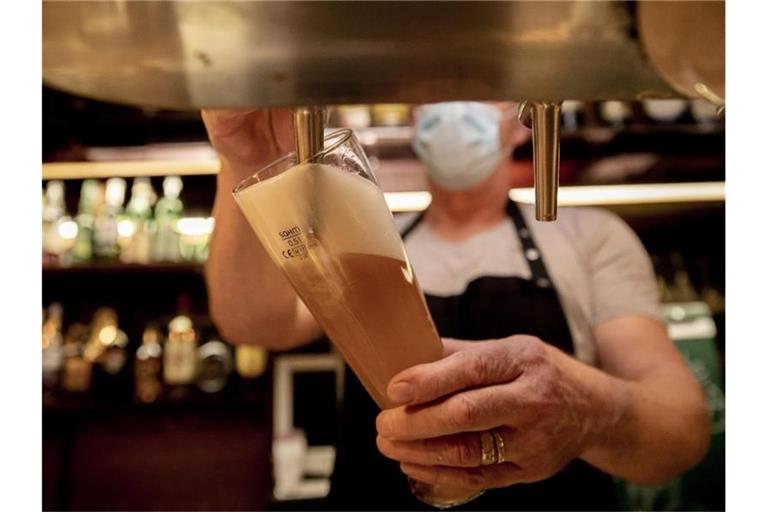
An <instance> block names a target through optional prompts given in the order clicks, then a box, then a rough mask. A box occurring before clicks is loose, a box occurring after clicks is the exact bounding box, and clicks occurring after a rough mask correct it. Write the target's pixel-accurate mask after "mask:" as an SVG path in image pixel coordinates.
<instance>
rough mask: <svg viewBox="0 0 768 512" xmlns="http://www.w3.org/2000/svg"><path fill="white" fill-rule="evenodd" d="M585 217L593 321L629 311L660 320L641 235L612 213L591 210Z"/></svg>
mask: <svg viewBox="0 0 768 512" xmlns="http://www.w3.org/2000/svg"><path fill="white" fill-rule="evenodd" d="M585 217H586V218H584V219H582V221H586V222H587V223H588V224H586V225H582V226H580V227H581V231H582V233H584V234H587V233H588V236H586V237H585V238H586V240H587V244H586V245H587V247H586V248H585V249H586V251H587V252H586V258H587V261H588V264H589V273H590V276H589V277H590V283H591V296H592V304H593V309H592V311H593V318H592V323H593V325H598V324H600V323H601V322H604V321H606V320H610V319H612V318H617V317H620V316H627V315H643V316H648V317H651V318H654V319H656V320H661V308H660V304H659V291H658V288H657V285H656V278H655V274H654V271H653V265H652V264H651V259H650V257H649V256H648V253H647V252H646V250H645V248H644V247H643V244H642V242H641V241H640V239H639V238H638V237H637V235H636V234H635V233H634V231H632V229H631V228H630V227H629V226H628V225H627V224H626V223H625V222H624V221H623V220H621V219H620V218H619V217H618V216H616V215H614V214H613V213H610V212H608V211H604V210H591V211H590V212H589V214H588V215H586V216H585Z"/></svg>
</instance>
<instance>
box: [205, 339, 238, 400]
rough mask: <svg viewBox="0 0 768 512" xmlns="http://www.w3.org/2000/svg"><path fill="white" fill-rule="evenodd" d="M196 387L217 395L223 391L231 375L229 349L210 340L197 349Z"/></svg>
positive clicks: (218, 342)
mask: <svg viewBox="0 0 768 512" xmlns="http://www.w3.org/2000/svg"><path fill="white" fill-rule="evenodd" d="M197 356H198V366H199V368H200V371H199V372H198V375H197V387H198V388H199V389H200V390H201V391H203V392H205V393H218V392H219V391H221V390H222V389H224V388H225V387H226V385H227V381H228V380H229V374H230V373H232V355H231V354H230V352H229V347H227V345H225V344H224V343H222V342H221V341H218V340H211V341H209V342H208V343H205V344H203V345H201V346H200V348H198V349H197Z"/></svg>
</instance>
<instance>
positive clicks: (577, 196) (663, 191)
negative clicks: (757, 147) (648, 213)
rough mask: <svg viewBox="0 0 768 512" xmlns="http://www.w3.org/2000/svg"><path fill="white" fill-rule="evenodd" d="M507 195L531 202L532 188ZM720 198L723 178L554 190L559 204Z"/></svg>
mask: <svg viewBox="0 0 768 512" xmlns="http://www.w3.org/2000/svg"><path fill="white" fill-rule="evenodd" d="M509 197H510V198H512V199H513V200H515V201H520V202H521V203H533V202H534V195H533V189H532V188H521V189H512V190H510V191H509ZM721 201H725V182H724V181H709V182H700V183H650V184H640V185H586V186H574V187H560V190H559V194H558V203H559V204H560V205H562V206H586V205H596V206H597V205H617V204H657V203H707V202H721Z"/></svg>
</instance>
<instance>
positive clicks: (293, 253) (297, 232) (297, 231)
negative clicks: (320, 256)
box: [278, 226, 307, 259]
mask: <svg viewBox="0 0 768 512" xmlns="http://www.w3.org/2000/svg"><path fill="white" fill-rule="evenodd" d="M278 234H279V235H280V238H281V239H282V240H283V242H285V244H286V246H287V249H284V250H283V251H282V255H283V258H285V259H291V258H297V257H298V258H301V259H304V258H306V257H307V244H306V241H305V240H304V237H303V236H302V231H301V228H300V227H299V226H291V227H289V228H286V229H283V230H281V231H280V232H278Z"/></svg>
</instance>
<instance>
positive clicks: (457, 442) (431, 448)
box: [376, 432, 482, 468]
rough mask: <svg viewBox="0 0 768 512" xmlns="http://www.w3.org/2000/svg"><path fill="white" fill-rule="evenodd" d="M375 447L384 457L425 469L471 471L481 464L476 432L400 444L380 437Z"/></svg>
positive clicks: (479, 442) (479, 443)
mask: <svg viewBox="0 0 768 512" xmlns="http://www.w3.org/2000/svg"><path fill="white" fill-rule="evenodd" d="M376 445H377V446H378V448H379V451H380V452H381V453H382V455H384V456H385V457H388V458H390V459H394V460H397V461H400V462H410V463H413V464H421V465H424V466H435V465H440V466H454V467H466V468H472V467H476V466H479V465H480V464H481V462H482V444H481V441H480V434H479V433H477V432H464V433H461V434H455V435H452V436H445V437H439V438H433V439H421V440H418V441H397V440H394V439H389V438H386V437H382V436H378V437H377V438H376Z"/></svg>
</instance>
